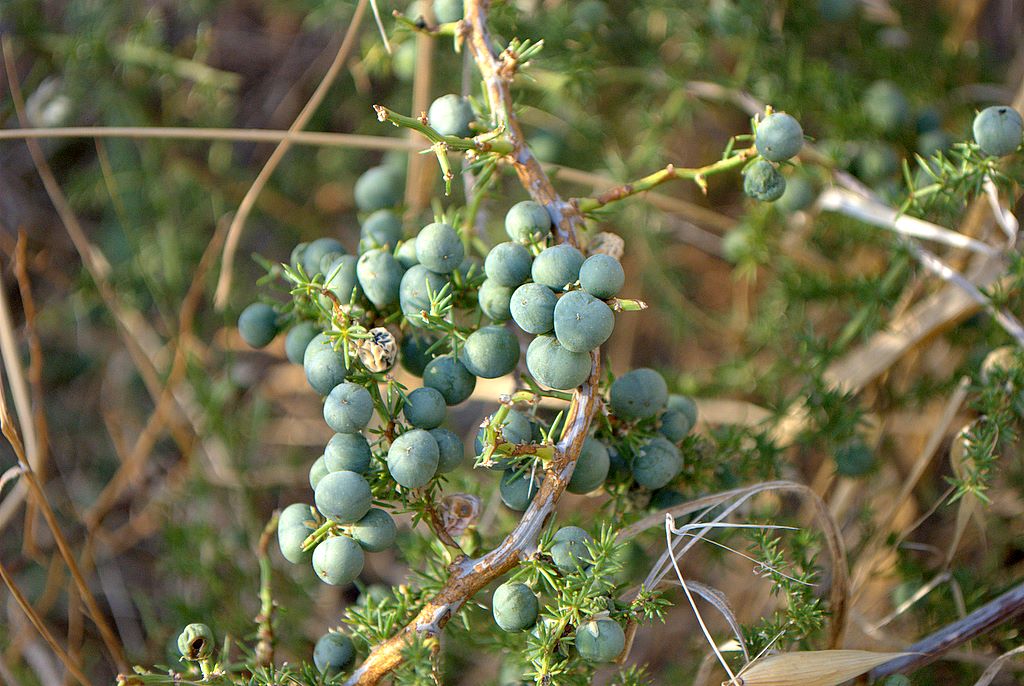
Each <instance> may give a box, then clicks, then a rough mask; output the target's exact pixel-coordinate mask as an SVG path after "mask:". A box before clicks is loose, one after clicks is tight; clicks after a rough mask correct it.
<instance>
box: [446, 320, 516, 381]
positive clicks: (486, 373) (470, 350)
mask: <svg viewBox="0 0 1024 686" xmlns="http://www.w3.org/2000/svg"><path fill="white" fill-rule="evenodd" d="M459 359H460V360H461V361H462V364H463V365H465V367H466V369H467V370H468V371H469V373H470V374H473V375H474V376H478V377H480V378H483V379H497V378H498V377H502V376H505V375H506V374H509V373H511V372H512V370H514V369H515V368H516V365H517V364H518V363H519V340H518V339H517V338H516V336H515V334H513V333H512V332H511V331H509V330H508V329H507V328H505V327H504V326H485V327H483V328H481V329H477V330H476V331H474V332H473V333H471V334H470V335H469V336H468V337H467V338H466V342H465V344H464V345H463V347H462V354H461V355H460V356H459Z"/></svg>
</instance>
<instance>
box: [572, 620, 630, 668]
mask: <svg viewBox="0 0 1024 686" xmlns="http://www.w3.org/2000/svg"><path fill="white" fill-rule="evenodd" d="M625 647H626V634H625V632H623V631H622V627H621V626H619V623H618V622H616V621H615V620H613V619H607V618H604V619H592V620H590V621H589V622H586V623H585V624H581V625H580V626H578V627H576V652H578V653H579V654H580V657H582V658H583V659H584V660H586V661H587V662H591V663H597V664H600V663H604V662H612V661H614V660H615V658H617V657H618V656H619V655H620V654H621V653H622V650H623V649H624V648H625Z"/></svg>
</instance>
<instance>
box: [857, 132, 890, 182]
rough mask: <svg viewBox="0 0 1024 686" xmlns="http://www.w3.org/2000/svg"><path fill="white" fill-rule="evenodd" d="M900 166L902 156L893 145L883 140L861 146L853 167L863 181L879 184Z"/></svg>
mask: <svg viewBox="0 0 1024 686" xmlns="http://www.w3.org/2000/svg"><path fill="white" fill-rule="evenodd" d="M899 168H900V158H899V155H897V154H896V151H895V150H893V149H892V147H891V146H889V145H887V144H885V143H881V142H871V143H865V144H864V145H861V146H860V150H859V152H858V153H857V157H856V158H854V160H853V169H854V172H856V174H857V176H858V177H860V179H861V180H862V181H865V182H866V183H870V184H877V183H880V182H881V181H884V180H885V179H887V178H889V177H891V176H892V175H893V174H895V173H896V172H897V171H899Z"/></svg>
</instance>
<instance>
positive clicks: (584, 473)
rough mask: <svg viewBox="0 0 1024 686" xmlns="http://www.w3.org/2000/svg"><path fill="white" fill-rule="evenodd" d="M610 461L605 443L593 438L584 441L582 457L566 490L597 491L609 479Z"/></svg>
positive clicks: (589, 437) (574, 491)
mask: <svg viewBox="0 0 1024 686" xmlns="http://www.w3.org/2000/svg"><path fill="white" fill-rule="evenodd" d="M609 467H610V459H609V457H608V448H607V447H606V446H605V444H604V443H602V442H601V441H599V440H597V439H596V438H594V437H592V436H588V437H587V439H586V440H585V441H583V448H582V449H581V450H580V456H579V457H578V458H577V459H576V467H575V468H574V469H573V471H572V478H571V479H569V485H568V486H566V490H567V491H569V492H570V493H578V494H580V495H582V494H584V493H590V492H591V491H593V490H595V489H597V488H598V487H600V486H601V484H603V483H604V480H605V479H607V478H608V469H609Z"/></svg>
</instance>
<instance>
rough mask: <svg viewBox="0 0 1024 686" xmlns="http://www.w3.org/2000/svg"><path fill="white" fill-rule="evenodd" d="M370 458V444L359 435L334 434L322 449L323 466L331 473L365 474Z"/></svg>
mask: <svg viewBox="0 0 1024 686" xmlns="http://www.w3.org/2000/svg"><path fill="white" fill-rule="evenodd" d="M371 457H372V455H371V452H370V444H369V442H367V440H366V437H365V436H363V435H362V434H359V433H351V434H341V433H339V434H334V435H333V436H331V440H329V441H327V446H326V447H325V448H324V464H325V465H326V466H327V470H328V471H331V472H343V471H344V472H355V473H357V474H365V473H366V471H367V470H368V469H369V468H370V459H371Z"/></svg>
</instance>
